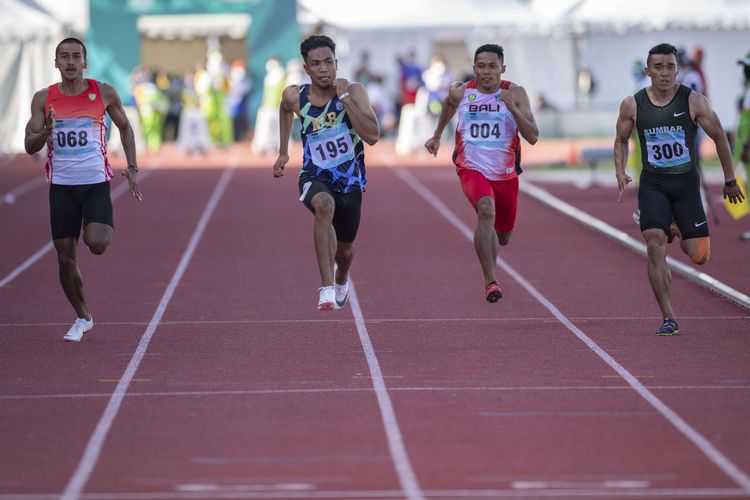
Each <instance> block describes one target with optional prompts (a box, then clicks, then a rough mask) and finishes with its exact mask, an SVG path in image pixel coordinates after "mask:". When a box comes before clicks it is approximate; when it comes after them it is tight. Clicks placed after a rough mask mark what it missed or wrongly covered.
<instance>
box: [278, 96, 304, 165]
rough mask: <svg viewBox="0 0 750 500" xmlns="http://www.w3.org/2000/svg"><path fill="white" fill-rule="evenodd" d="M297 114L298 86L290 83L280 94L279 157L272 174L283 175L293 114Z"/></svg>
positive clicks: (287, 157) (287, 159)
mask: <svg viewBox="0 0 750 500" xmlns="http://www.w3.org/2000/svg"><path fill="white" fill-rule="evenodd" d="M295 113H296V114H299V86H298V85H290V86H288V87H287V88H285V89H284V92H283V93H282V94H281V104H280V105H279V139H280V141H279V157H278V158H276V162H275V163H274V164H273V176H274V177H281V176H282V175H284V167H285V166H286V164H287V163H288V162H289V137H290V136H291V135H292V124H293V123H294V114H295Z"/></svg>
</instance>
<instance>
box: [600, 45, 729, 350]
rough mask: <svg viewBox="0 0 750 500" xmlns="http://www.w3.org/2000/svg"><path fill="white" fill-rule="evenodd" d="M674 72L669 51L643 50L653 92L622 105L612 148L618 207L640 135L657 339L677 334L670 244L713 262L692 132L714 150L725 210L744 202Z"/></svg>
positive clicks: (710, 114)
mask: <svg viewBox="0 0 750 500" xmlns="http://www.w3.org/2000/svg"><path fill="white" fill-rule="evenodd" d="M677 72H678V67H677V49H676V48H675V47H674V46H672V45H669V44H667V43H662V44H660V45H657V46H655V47H654V48H652V49H651V50H650V51H649V53H648V58H647V59H646V75H647V76H648V77H649V78H650V79H651V85H649V86H648V87H646V88H644V89H642V90H639V91H638V92H637V93H636V94H635V95H632V96H628V97H626V98H625V99H624V100H623V101H622V104H621V105H620V114H619V116H618V117H617V137H616V139H615V149H614V155H615V157H614V160H615V175H616V177H617V184H618V186H619V188H620V197H619V199H618V201H620V200H621V199H622V194H623V192H624V191H625V189H626V188H627V185H628V183H630V182H631V180H632V179H631V178H630V176H628V175H627V174H626V173H625V165H626V164H627V161H628V142H629V141H630V135H631V133H632V131H633V129H635V130H636V131H637V132H638V137H639V139H640V147H641V151H640V153H641V158H642V161H643V170H642V171H641V178H640V185H639V187H638V206H639V208H640V212H641V213H640V225H641V234H643V239H644V240H646V247H647V252H648V266H647V268H648V279H649V281H650V283H651V289H652V290H653V292H654V295H655V296H656V301H657V303H658V304H659V308H660V309H661V312H662V315H663V317H664V322H663V323H662V325H661V327H660V328H659V329H658V330H657V331H656V334H657V335H661V336H670V335H676V334H677V333H679V331H680V330H679V327H678V326H677V321H675V319H674V311H673V310H672V299H671V293H670V283H671V274H670V271H669V267H668V266H667V243H668V242H669V241H671V239H670V237H671V236H673V235H676V236H679V237H680V248H681V249H682V251H683V252H685V254H686V255H687V256H688V257H690V260H691V261H692V262H693V263H694V264H698V265H702V264H705V263H706V262H708V258H709V256H710V255H711V245H710V240H709V235H708V221H707V220H706V214H705V212H704V211H703V205H702V203H701V195H700V178H699V176H698V167H697V164H696V158H697V151H696V143H695V134H696V131H697V129H698V125H700V126H701V127H702V128H703V130H705V132H706V134H707V135H708V136H709V137H710V138H711V139H712V140H713V141H714V143H715V145H716V152H717V153H718V155H719V160H720V161H721V167H722V169H723V170H724V191H723V196H724V198H726V199H728V200H729V201H730V202H731V203H739V202H741V201H742V199H743V195H742V192H741V191H740V188H739V187H738V186H737V180H736V179H735V176H734V168H733V166H732V153H731V151H730V150H729V142H728V141H727V136H726V134H725V133H724V129H723V128H722V126H721V122H720V121H719V117H718V116H716V113H715V112H714V110H713V108H712V107H711V103H709V102H708V99H706V97H705V96H704V95H703V94H700V93H698V92H693V91H691V89H690V88H689V87H686V86H684V85H680V84H679V83H677V82H676V77H677ZM673 221H674V224H673Z"/></svg>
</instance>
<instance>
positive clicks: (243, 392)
mask: <svg viewBox="0 0 750 500" xmlns="http://www.w3.org/2000/svg"><path fill="white" fill-rule="evenodd" d="M617 378H620V377H617ZM646 387H647V388H648V389H651V390H654V391H718V390H725V391H726V390H730V391H737V390H739V391H747V390H750V385H649V386H646ZM622 390H628V391H629V390H632V387H630V386H629V385H581V386H571V385H563V386H473V387H472V386H455V387H454V386H406V387H390V388H388V391H389V392H500V391H521V392H526V391H550V392H557V391H580V392H589V391H591V392H595V391H622ZM370 391H373V388H371V387H321V388H306V389H231V390H222V389H217V390H215V391H210V390H202V391H150V392H132V391H131V392H128V393H127V394H126V395H125V397H126V398H161V397H180V396H187V397H196V396H201V397H220V396H256V395H262V394H268V395H286V394H315V393H347V392H370ZM111 396H112V394H111V393H109V392H83V393H82V392H75V393H66V394H65V393H58V394H8V395H3V396H0V401H1V400H6V399H8V400H14V399H16V400H17V399H32V400H33V399H83V398H108V397H111Z"/></svg>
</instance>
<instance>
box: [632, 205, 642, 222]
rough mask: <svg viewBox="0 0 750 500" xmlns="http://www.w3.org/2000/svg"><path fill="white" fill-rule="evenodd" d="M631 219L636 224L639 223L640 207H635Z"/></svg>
mask: <svg viewBox="0 0 750 500" xmlns="http://www.w3.org/2000/svg"><path fill="white" fill-rule="evenodd" d="M633 220H634V221H635V223H636V224H640V223H641V209H640V208H636V209H635V212H633Z"/></svg>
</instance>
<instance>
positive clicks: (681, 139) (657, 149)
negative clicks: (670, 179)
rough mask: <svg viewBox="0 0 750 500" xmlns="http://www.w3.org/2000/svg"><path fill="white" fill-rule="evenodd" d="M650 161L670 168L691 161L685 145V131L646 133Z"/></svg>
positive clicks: (659, 166)
mask: <svg viewBox="0 0 750 500" xmlns="http://www.w3.org/2000/svg"><path fill="white" fill-rule="evenodd" d="M644 136H645V138H646V150H647V151H648V162H649V163H650V164H651V165H653V166H654V167H657V168H668V167H674V166H677V165H682V164H683V163H687V162H689V161H690V152H689V151H688V148H687V146H686V145H685V131H684V130H676V131H673V132H658V133H656V134H654V133H646V134H644Z"/></svg>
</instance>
